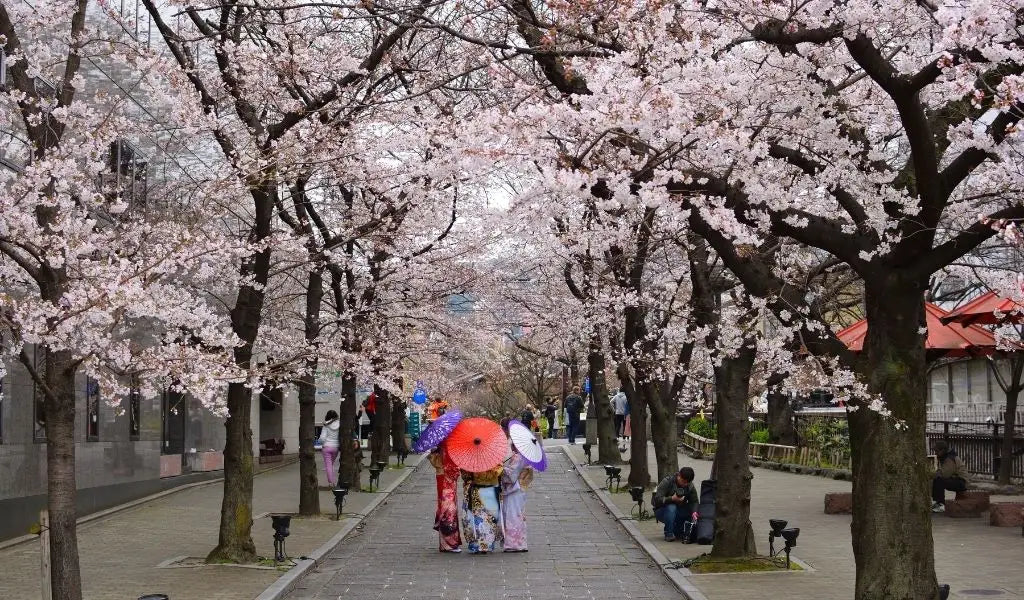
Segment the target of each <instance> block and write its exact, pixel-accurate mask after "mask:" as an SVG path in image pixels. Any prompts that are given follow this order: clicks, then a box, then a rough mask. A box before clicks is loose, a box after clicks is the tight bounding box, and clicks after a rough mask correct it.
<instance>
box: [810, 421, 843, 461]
mask: <svg viewBox="0 0 1024 600" xmlns="http://www.w3.org/2000/svg"><path fill="white" fill-rule="evenodd" d="M797 435H798V436H799V437H800V441H801V445H803V446H808V447H810V448H814V449H815V450H819V451H820V452H821V453H822V454H824V455H826V456H828V455H831V454H832V453H833V452H837V453H839V455H840V456H841V457H842V459H843V460H846V459H848V458H849V457H850V426H849V423H847V421H846V419H829V418H826V419H814V420H810V421H805V422H804V423H802V424H801V427H799V430H798V432H797Z"/></svg>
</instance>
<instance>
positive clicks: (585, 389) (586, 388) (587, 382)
mask: <svg viewBox="0 0 1024 600" xmlns="http://www.w3.org/2000/svg"><path fill="white" fill-rule="evenodd" d="M583 392H584V393H586V394H589V393H590V378H589V377H587V378H585V379H584V380H583Z"/></svg>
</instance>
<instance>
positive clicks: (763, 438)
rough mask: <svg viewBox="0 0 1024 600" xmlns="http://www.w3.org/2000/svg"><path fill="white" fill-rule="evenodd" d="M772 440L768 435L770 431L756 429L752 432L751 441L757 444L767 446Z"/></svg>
mask: <svg viewBox="0 0 1024 600" xmlns="http://www.w3.org/2000/svg"><path fill="white" fill-rule="evenodd" d="M770 440H771V435H770V434H769V433H768V429H767V428H765V429H754V430H753V431H751V432H750V441H752V442H754V443H757V444H767V443H769V441H770Z"/></svg>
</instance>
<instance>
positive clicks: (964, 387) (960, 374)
mask: <svg viewBox="0 0 1024 600" xmlns="http://www.w3.org/2000/svg"><path fill="white" fill-rule="evenodd" d="M949 370H950V379H951V383H952V385H951V386H950V390H952V392H953V394H952V398H951V399H950V404H952V405H953V406H955V407H957V408H962V407H964V406H967V405H968V398H967V396H968V391H969V389H970V379H969V377H968V374H967V363H966V362H958V363H953V364H952V365H950V367H949Z"/></svg>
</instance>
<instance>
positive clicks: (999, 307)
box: [942, 292, 1024, 325]
mask: <svg viewBox="0 0 1024 600" xmlns="http://www.w3.org/2000/svg"><path fill="white" fill-rule="evenodd" d="M997 313H998V315H999V316H996V315H997ZM1022 321H1024V306H1021V305H1020V304H1018V303H1017V302H1015V301H1013V300H1010V299H1009V298H1001V297H999V296H997V295H996V293H995V292H988V293H986V294H982V295H981V296H978V297H977V298H975V299H974V300H971V301H970V302H968V303H967V304H964V305H963V306H961V307H960V308H958V309H956V310H954V311H953V312H951V313H949V314H948V315H946V316H944V317H942V322H943V323H960V324H961V325H974V324H983V325H997V324H1002V323H1020V322H1022Z"/></svg>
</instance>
